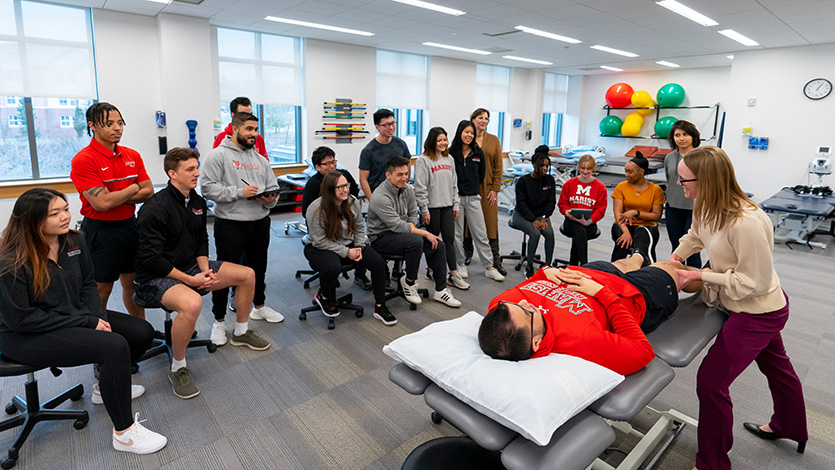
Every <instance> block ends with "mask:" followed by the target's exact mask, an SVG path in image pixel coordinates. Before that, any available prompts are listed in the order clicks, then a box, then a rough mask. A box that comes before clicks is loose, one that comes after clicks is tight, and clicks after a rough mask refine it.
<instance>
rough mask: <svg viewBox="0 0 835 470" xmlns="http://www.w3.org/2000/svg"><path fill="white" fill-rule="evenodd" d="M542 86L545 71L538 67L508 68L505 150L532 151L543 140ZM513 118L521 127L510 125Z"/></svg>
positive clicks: (543, 84)
mask: <svg viewBox="0 0 835 470" xmlns="http://www.w3.org/2000/svg"><path fill="white" fill-rule="evenodd" d="M544 86H545V74H544V73H543V72H542V71H541V70H538V69H520V68H514V69H512V70H511V79H510V110H509V111H510V112H508V113H507V114H506V115H505V123H506V126H505V142H504V144H505V145H504V147H505V150H510V149H522V150H528V151H530V152H531V153H533V151H534V149H535V148H536V147H538V146H539V145H540V144H541V143H542V97H543V94H544V90H543V87H544ZM513 119H521V120H522V127H513ZM528 121H530V123H531V139H530V140H525V123H526V122H528ZM508 137H509V141H508Z"/></svg>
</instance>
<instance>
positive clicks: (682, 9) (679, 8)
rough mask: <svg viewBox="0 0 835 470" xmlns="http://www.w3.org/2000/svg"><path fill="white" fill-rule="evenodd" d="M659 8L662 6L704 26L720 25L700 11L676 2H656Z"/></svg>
mask: <svg viewBox="0 0 835 470" xmlns="http://www.w3.org/2000/svg"><path fill="white" fill-rule="evenodd" d="M655 3H657V4H658V5H659V6H662V7H664V8H666V9H668V10H670V11H672V12H675V13H678V14H679V15H681V16H683V17H685V18H687V19H688V20H690V21H695V22H696V23H699V24H700V25H702V26H716V25H718V24H719V23H717V22H716V21H714V20H713V19H712V18H708V17H707V16H705V15H703V14H701V13H699V12H698V11H696V10H694V9H692V8H690V7H687V6H684V5H682V4H681V3H678V2H677V1H676V0H663V1H661V2H655Z"/></svg>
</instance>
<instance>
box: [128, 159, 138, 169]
mask: <svg viewBox="0 0 835 470" xmlns="http://www.w3.org/2000/svg"><path fill="white" fill-rule="evenodd" d="M125 166H129V167H131V168H136V162H135V161H133V160H131V161H128V162H125Z"/></svg>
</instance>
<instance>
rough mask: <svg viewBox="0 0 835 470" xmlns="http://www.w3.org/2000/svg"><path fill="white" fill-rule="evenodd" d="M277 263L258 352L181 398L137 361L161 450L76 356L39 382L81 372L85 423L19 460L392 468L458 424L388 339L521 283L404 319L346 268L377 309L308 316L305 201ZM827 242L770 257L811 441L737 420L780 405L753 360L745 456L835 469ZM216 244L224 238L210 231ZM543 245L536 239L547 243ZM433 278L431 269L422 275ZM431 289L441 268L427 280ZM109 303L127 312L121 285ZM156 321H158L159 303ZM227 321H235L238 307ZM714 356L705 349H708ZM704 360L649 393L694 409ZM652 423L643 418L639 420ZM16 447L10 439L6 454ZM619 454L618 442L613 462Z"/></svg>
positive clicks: (690, 451)
mask: <svg viewBox="0 0 835 470" xmlns="http://www.w3.org/2000/svg"><path fill="white" fill-rule="evenodd" d="M272 217H273V224H272V232H273V237H272V241H271V245H270V259H269V271H268V275H267V303H268V304H269V305H270V306H272V307H273V308H275V309H276V310H279V311H280V312H282V313H284V315H285V316H286V320H285V321H284V322H283V323H280V324H268V323H265V322H254V321H253V322H250V324H251V326H253V327H254V328H256V329H257V331H258V332H259V333H261V334H262V335H264V336H265V337H267V338H269V339H270V341H272V347H271V348H270V349H269V350H267V351H263V352H256V351H251V350H249V349H245V348H238V347H234V346H231V345H226V346H223V347H222V348H219V349H218V351H217V352H216V353H214V354H209V353H207V351H206V350H205V349H202V348H201V349H190V350H189V352H188V355H187V359H188V364H189V368H190V369H191V370H192V372H193V374H194V377H195V381H196V383H197V385H198V386H199V387H200V390H201V394H200V395H199V396H198V397H196V398H194V399H192V400H181V399H179V398H177V397H176V396H174V394H173V393H172V391H171V385H170V384H169V382H168V379H167V370H168V363H167V361H166V359H165V356H159V357H157V358H153V359H150V360H148V361H145V362H143V363H142V364H141V370H140V371H139V373H138V374H136V375H134V382H135V383H140V384H143V385H144V386H145V387H146V388H147V393H146V394H145V395H144V396H142V397H140V398H138V399H136V400H134V402H133V405H134V412H138V413H140V418H141V419H147V420H148V421H147V422H146V423H145V425H146V426H147V427H149V428H150V429H152V430H155V431H158V432H161V433H162V434H164V435H166V436H167V437H168V439H169V443H168V446H167V447H166V448H165V449H163V450H162V451H160V452H158V453H156V454H152V455H147V456H138V455H133V454H126V453H121V452H116V451H114V450H113V449H112V447H111V442H110V431H111V423H110V421H109V419H108V417H107V414H106V413H105V410H104V407H103V406H100V405H93V404H92V403H91V402H90V399H89V398H90V396H89V389H90V387H91V386H92V385H93V383H94V378H93V373H92V367H91V366H84V367H78V368H72V369H65V370H64V374H63V375H61V376H60V377H57V378H56V377H52V375H51V374H49V373H48V372H40V373H38V379H39V385H40V389H41V396H42V397H44V398H46V397H50V396H53V395H55V394H57V393H59V392H61V391H63V390H64V389H66V388H68V387H70V386H72V385H74V384H76V383H82V384H84V386H85V388H86V391H87V392H86V393H85V396H84V398H83V399H82V400H79V401H78V402H74V403H70V404H68V405H67V406H69V407H72V408H75V409H86V410H88V411H89V412H90V423H89V424H88V426H87V427H86V428H85V429H83V430H75V429H73V428H72V424H71V423H69V422H66V421H65V422H51V423H43V424H40V425H38V426H37V427H36V428H35V430H34V432H33V433H32V435H31V436H30V438H29V439H28V441H27V442H26V444H25V445H24V446H23V449H22V451H21V453H20V458H19V461H18V465H17V467H16V468H19V469H21V470H24V469H38V470H46V469H68V468H70V469H76V468H77V469H102V470H104V469H108V470H109V469H112V468H127V469H154V468H164V469H183V470H185V469H194V470H210V469H273V468H275V469H365V468H368V469H397V468H400V465H401V464H402V462H403V460H404V459H405V458H406V456H407V455H408V454H409V453H410V452H411V451H412V450H413V449H414V448H415V447H417V446H418V445H420V444H421V443H423V442H426V441H428V440H430V439H433V438H436V437H441V436H455V435H460V432H459V431H457V430H456V429H455V428H453V427H452V426H450V425H449V424H447V423H446V422H444V423H442V424H441V425H435V424H432V422H431V421H430V419H429V414H430V411H431V410H430V409H429V408H428V407H427V406H426V405H425V403H424V402H423V399H422V397H414V396H411V395H408V394H407V393H406V392H404V391H403V390H402V389H400V388H399V387H398V386H396V385H394V384H393V383H392V382H390V381H389V380H388V376H387V374H388V371H389V369H390V368H391V367H392V366H393V365H394V362H393V361H392V360H391V359H389V358H388V357H387V356H385V355H384V354H383V353H382V351H381V348H382V347H383V345H385V344H387V343H389V342H390V341H392V340H394V339H395V338H398V337H400V336H402V335H404V334H408V333H410V332H413V331H416V330H419V329H421V328H423V327H424V326H426V325H428V324H430V323H432V322H436V321H439V320H447V319H451V318H455V317H457V316H460V315H462V314H464V313H465V312H467V311H469V310H476V311H478V312H481V313H484V310H485V307H486V304H487V302H488V301H489V299H490V298H492V297H493V296H495V295H496V294H498V293H499V292H501V291H502V290H503V289H505V288H507V287H509V286H511V285H513V284H515V283H518V282H520V281H522V279H523V274H522V273H521V272H516V271H514V270H513V265H512V263H511V262H509V261H508V262H506V263H505V266H506V267H507V268H508V270H509V276H508V279H507V280H506V281H505V282H503V283H497V282H495V281H492V280H489V279H486V278H485V277H484V276H483V274H482V273H481V271H480V270H479V269H477V268H476V266H477V265H478V262H477V261H475V262H474V263H473V264H472V265H471V268H470V280H469V281H470V283H471V284H472V288H471V289H470V290H469V291H455V292H454V294H455V295H456V296H457V297H458V298H459V299H460V300H461V301H462V302H463V303H464V305H463V307H462V308H460V309H451V308H448V307H445V306H443V305H441V304H440V303H437V302H434V301H431V300H429V301H425V302H424V304H423V305H421V306H420V307H419V308H418V309H417V310H416V311H414V312H413V311H410V310H409V309H408V308H407V304H406V303H405V301H404V300H402V299H399V300H393V301H391V302H390V308H391V310H392V312H393V313H394V314H395V315H396V316H397V318H398V323H397V325H395V326H393V327H386V326H384V325H382V324H381V323H380V322H379V321H377V320H376V319H374V318H373V317H372V316H371V313H372V312H371V306H372V296H371V294H370V292H364V291H362V290H360V289H359V288H358V287H357V286H355V285H354V284H353V282H351V281H343V283H342V288H341V289H340V293H345V292H351V293H353V294H354V297H355V298H354V301H355V303H359V304H360V305H364V306H365V307H366V315H365V316H364V317H363V318H356V317H355V316H354V315H353V314H351V313H349V312H345V313H343V314H342V316H340V317H338V318H337V320H336V324H337V326H336V329H335V330H333V331H329V330H327V328H326V326H327V320H326V318H325V317H324V316H322V315H321V314H319V313H313V314H311V315H309V316H308V320H307V321H304V322H302V321H299V319H298V312H299V310H300V309H301V308H302V307H304V306H307V305H310V303H311V299H312V297H313V294H314V293H315V289H316V286H318V283H314V285H313V287H312V288H311V289H308V290H305V289H304V288H303V286H302V282H301V280H298V279H296V278H295V277H294V272H295V270H296V269H306V268H307V267H308V266H307V262H306V260H305V259H304V256H303V255H302V245H301V241H300V238H301V236H302V234H301V233H299V232H295V231H293V230H291V231H290V233H289V234H288V235H285V233H284V222H285V221H288V220H296V219H299V218H300V215H299V214H291V213H283V214H282V213H279V214H274V215H273V216H272ZM507 219H508V216H507V215H506V214H500V220H499V226H500V240H501V247H502V252H503V253H507V252H510V251H511V250H514V249H515V250H518V249H519V245H520V244H521V233H520V232H516V231H514V230H511V229H509V228H508V227H507ZM611 222H612V218H611V211H609V214H608V215H607V218H606V219H604V220H603V222H602V223H601V229H602V231H603V235H602V236H601V237H600V238H599V239H597V240H595V241H593V242H591V245H590V259H609V256H610V253H611V247H612V241H611V240H610V238H609V236H608V231H609V227H610V226H611ZM661 230H662V236H661V238H662V239H661V240H660V243H659V246H658V254H659V257H662V258H666V256H668V255H669V253H670V243H669V240H667V239H666V232H665V231H664V229H663V227H662V229H661ZM821 239H822V241H825V242H827V243H829V247H828V248H827V249H826V250H820V249H815V250H814V251H809V250H808V249H807V248H805V247H795V249H793V250H792V249H788V248H787V247H786V246H785V245H778V246H776V247H775V251H774V259H775V263H776V266H777V271H778V273H779V274H780V277H781V280H782V283H783V287H784V289H785V290H786V292H788V294H789V296H790V298H791V305H792V309H791V318H790V320H789V322H788V325H787V326H786V328H785V330H784V331H783V336H784V339H785V343H786V347H787V349H788V353H789V355H790V357H791V358H792V361H793V363H794V366H795V369H796V370H797V372H798V375H799V376H800V378H801V380H802V382H803V385H804V392H805V396H806V406H807V414H808V423H809V433H810V442H809V445H808V447H807V450H806V454H805V455H799V454H797V453H795V452H794V447H793V445H792V444H791V443H790V442H782V441H779V442H776V443H775V442H765V441H761V440H758V439H757V438H755V437H753V436H752V435H750V434H748V433H747V432H745V431H744V430H743V429H742V422H743V421H757V422H765V421H767V420H768V418H769V416H770V415H771V412H772V409H771V399H770V395H769V393H768V390H767V387H766V381H765V378H764V377H763V376H762V374H760V373H759V371H758V370H757V369H756V367H755V366H751V367H749V368H748V370H746V371H745V372H744V373H743V374H742V375H741V376H740V377H739V379H738V380H737V381H736V382H735V383H734V384H733V386H732V387H731V394H732V397H733V400H734V405H735V408H734V414H735V428H734V434H735V443H734V448H733V450H732V452H731V460H732V462H733V465H734V468H735V469H738V470H749V469H750V470H754V469H756V470H763V469H774V470H777V469H820V470H829V469H832V468H834V467H835V391H833V390H835V379H834V378H833V375H832V364H833V363H835V333H833V332H835V307H833V299H835V295H833V294H834V293H835V288H833V286H835V282H833V278H835V263H833V258H835V248H833V246H835V240H831V239H830V240H826V239H824V237H821ZM212 243H213V242H212ZM568 248H569V243H568V240H567V239H565V238H564V237H561V236H559V235H558V236H557V248H556V252H557V256H558V257H560V258H565V257H567V255H568ZM540 252H541V247H540ZM421 278H422V276H421ZM420 282H421V284H422V285H424V286H425V287H430V288H431V285H430V282H429V281H425V280H421V281H420ZM210 302H211V298H210V297H205V298H204V306H203V315H202V316H201V318H200V320H199V321H198V324H197V331H198V332H199V334H200V336H201V337H208V335H209V330H210V328H211V322H212V320H213V318H212V315H211V312H210ZM110 307H111V308H114V309H117V310H122V311H124V310H123V308H122V307H121V296H120V295H119V293H118V288H117V289H116V290H115V291H114V294H113V297H112V298H111V302H110ZM148 319H149V320H150V321H151V322H152V323H153V324H154V325H155V326H156V327H157V328H161V326H162V312H160V311H148ZM227 327H228V329H229V331H231V329H232V327H233V319H232V318H230V317H227ZM703 354H704V353H703ZM700 362H701V358H699V359H697V360H695V361H694V362H693V363H692V364H691V365H690V366H689V367H686V368H683V369H677V370H676V378H675V379H674V381H673V382H672V383H671V384H670V385H669V386H668V387H667V388H666V389H665V390H664V391H663V392H662V393H661V394H659V395H658V397H657V398H656V399H655V400H653V402H652V403H651V406H653V407H654V408H656V409H659V410H667V409H676V410H679V411H681V412H683V413H685V414H687V415H690V416H697V413H698V401H697V399H696V394H695V376H696V371H697V368H698V365H699V363H700ZM23 382H24V380H23V377H8V378H2V379H0V403H4V404H5V403H7V402H8V401H9V400H10V399H11V397H12V395H14V394H22V392H23ZM633 424H634V425H635V426H636V427H637V428H639V429H641V428H642V427H643V428H645V427H646V426H647V425H648V423H641V422H640V420H638V421H636V422H635V423H633ZM13 434H14V431H11V430H10V431H6V432H3V433H2V434H0V449H6V448H7V447H8V445H9V444H10V443H11V440H12V438H13ZM630 440H631V438H630V437H628V436H625V435H620V434H619V436H618V440H617V442H616V444H615V447H616V448H624V447H628V445H629V443H630V442H631V441H630ZM695 452H696V433H695V429H693V428H686V429H685V430H684V431H683V432H682V434H681V435H680V436H679V438H678V439H677V440H676V441H675V443H674V445H673V446H672V448H671V449H670V450H669V451H668V452H667V453H666V454H665V456H664V457H663V459H662V460H661V462H660V463H659V465H658V466H657V467H656V468H659V469H664V470H690V469H691V468H692V467H693V463H694V459H695ZM4 453H5V451H3V454H4ZM621 457H622V456H621V455H620V454H618V453H617V452H612V453H611V455H610V456H608V459H609V462H611V463H616V462H617V461H618V460H619V459H620V458H621Z"/></svg>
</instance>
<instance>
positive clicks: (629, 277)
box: [583, 261, 678, 333]
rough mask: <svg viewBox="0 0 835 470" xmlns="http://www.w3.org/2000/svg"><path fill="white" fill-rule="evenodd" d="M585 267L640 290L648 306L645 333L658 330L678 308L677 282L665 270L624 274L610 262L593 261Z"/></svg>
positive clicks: (645, 317) (654, 268)
mask: <svg viewBox="0 0 835 470" xmlns="http://www.w3.org/2000/svg"><path fill="white" fill-rule="evenodd" d="M583 267H584V268H588V269H593V270H595V271H600V272H604V273H609V274H614V275H615V276H618V277H620V278H621V279H624V280H625V281H627V282H628V283H630V284H632V285H633V286H634V287H635V288H636V289H638V292H640V293H641V295H643V296H644V301H645V302H646V304H647V311H646V314H645V315H644V322H643V323H641V329H642V330H643V331H644V333H649V332H651V331H653V330H655V329H656V328H658V325H660V324H661V322H663V321H664V320H666V319H667V318H669V317H670V315H672V314H673V312H675V310H676V308H678V290H676V283H675V280H674V279H673V278H672V277H671V276H670V275H669V274H668V273H667V271H664V270H663V269H660V268H656V267H653V266H648V267H646V268H641V269H639V270H637V271H631V272H628V273H624V272H622V271H621V270H620V269H618V268H616V267H615V265H613V264H612V263H610V262H608V261H592V262H591V263H587V264H584V265H583Z"/></svg>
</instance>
